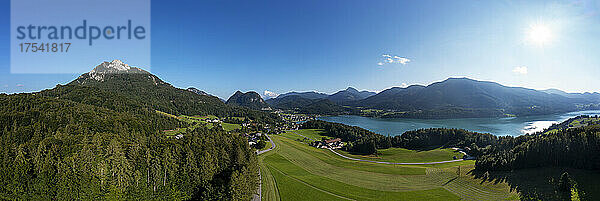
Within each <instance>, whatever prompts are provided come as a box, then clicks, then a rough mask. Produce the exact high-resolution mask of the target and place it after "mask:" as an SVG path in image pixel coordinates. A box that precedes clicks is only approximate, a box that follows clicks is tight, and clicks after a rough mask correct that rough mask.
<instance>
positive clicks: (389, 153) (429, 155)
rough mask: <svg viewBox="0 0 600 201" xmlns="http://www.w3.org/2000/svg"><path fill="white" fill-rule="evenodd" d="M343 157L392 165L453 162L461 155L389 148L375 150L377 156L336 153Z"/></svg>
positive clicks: (449, 151) (446, 151)
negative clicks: (384, 162) (391, 163)
mask: <svg viewBox="0 0 600 201" xmlns="http://www.w3.org/2000/svg"><path fill="white" fill-rule="evenodd" d="M337 152H338V153H341V154H343V155H346V156H349V157H352V158H359V159H365V160H372V161H386V162H394V163H424V162H435V161H449V160H454V157H456V158H457V159H461V158H462V157H463V154H461V153H459V152H457V151H454V150H453V149H442V148H437V149H432V150H423V151H421V150H409V149H403V148H389V149H379V150H377V155H355V154H351V153H348V152H345V151H337Z"/></svg>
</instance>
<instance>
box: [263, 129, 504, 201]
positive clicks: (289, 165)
mask: <svg viewBox="0 0 600 201" xmlns="http://www.w3.org/2000/svg"><path fill="white" fill-rule="evenodd" d="M296 132H299V133H302V134H303V135H304V134H307V135H311V133H310V132H313V134H314V132H319V131H317V130H312V131H307V130H300V131H296ZM296 136H299V135H297V134H296V133H295V132H287V133H284V134H282V135H279V136H271V138H272V139H273V140H274V142H275V144H276V145H277V147H276V148H275V149H274V150H272V151H270V152H267V153H265V154H262V155H260V156H259V165H260V167H261V175H262V179H263V185H262V194H263V200H460V199H479V200H486V199H487V200H490V199H493V200H494V199H495V200H497V199H505V198H509V197H510V196H512V195H514V193H512V194H511V193H510V192H509V191H510V189H509V187H508V186H507V185H505V184H504V183H502V182H497V183H495V184H493V185H491V186H486V185H481V184H480V183H479V182H480V181H479V180H477V179H472V178H470V176H467V175H465V174H464V173H461V176H460V177H459V176H458V175H457V174H456V170H457V168H458V166H460V167H461V168H463V169H465V172H466V171H467V170H468V168H472V167H473V162H472V161H464V162H457V163H447V164H438V165H385V164H375V163H367V162H359V161H351V160H347V159H343V158H341V157H339V156H337V155H335V154H333V153H332V152H331V151H329V150H324V149H317V148H314V147H310V146H308V145H306V144H305V143H303V142H302V140H299V137H296ZM305 136H306V135H305ZM307 137H308V136H307ZM300 138H301V137H300Z"/></svg>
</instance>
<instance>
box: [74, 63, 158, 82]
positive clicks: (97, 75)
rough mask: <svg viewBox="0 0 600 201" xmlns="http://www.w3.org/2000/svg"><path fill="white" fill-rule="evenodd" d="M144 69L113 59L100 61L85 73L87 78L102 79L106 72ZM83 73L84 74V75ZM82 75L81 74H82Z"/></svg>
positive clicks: (133, 71)
mask: <svg viewBox="0 0 600 201" xmlns="http://www.w3.org/2000/svg"><path fill="white" fill-rule="evenodd" d="M144 72H146V71H144V70H142V69H139V68H136V67H131V66H129V65H128V64H126V63H123V62H122V61H121V60H118V59H115V60H113V61H111V62H107V61H105V62H102V63H101V64H100V65H98V66H96V67H95V68H94V69H92V70H91V71H90V72H89V73H86V74H87V75H88V76H89V78H91V79H94V80H96V81H100V82H102V81H104V79H105V77H106V74H119V73H144ZM86 74H84V75H86ZM84 75H82V76H84Z"/></svg>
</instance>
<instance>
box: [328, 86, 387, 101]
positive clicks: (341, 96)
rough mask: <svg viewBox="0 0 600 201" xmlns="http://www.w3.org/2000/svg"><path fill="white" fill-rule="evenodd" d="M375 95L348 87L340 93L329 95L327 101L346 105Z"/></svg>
mask: <svg viewBox="0 0 600 201" xmlns="http://www.w3.org/2000/svg"><path fill="white" fill-rule="evenodd" d="M375 94H377V93H375V92H370V91H358V90H356V89H355V88H352V87H348V88H347V89H346V90H342V91H338V92H336V93H334V94H331V95H329V96H328V97H327V99H329V100H331V101H333V102H335V103H337V104H341V105H344V104H345V103H349V102H352V101H358V100H362V99H365V98H368V97H370V96H374V95H375Z"/></svg>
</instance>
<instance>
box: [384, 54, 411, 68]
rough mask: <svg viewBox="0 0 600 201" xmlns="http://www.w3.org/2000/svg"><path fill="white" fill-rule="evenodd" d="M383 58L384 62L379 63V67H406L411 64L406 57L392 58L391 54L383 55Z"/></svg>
mask: <svg viewBox="0 0 600 201" xmlns="http://www.w3.org/2000/svg"><path fill="white" fill-rule="evenodd" d="M381 56H382V57H383V61H380V62H378V63H377V65H378V66H383V65H384V64H394V63H397V64H402V65H406V64H408V63H409V62H410V59H409V58H406V57H401V56H396V55H394V56H392V55H389V54H382V55H381Z"/></svg>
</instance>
